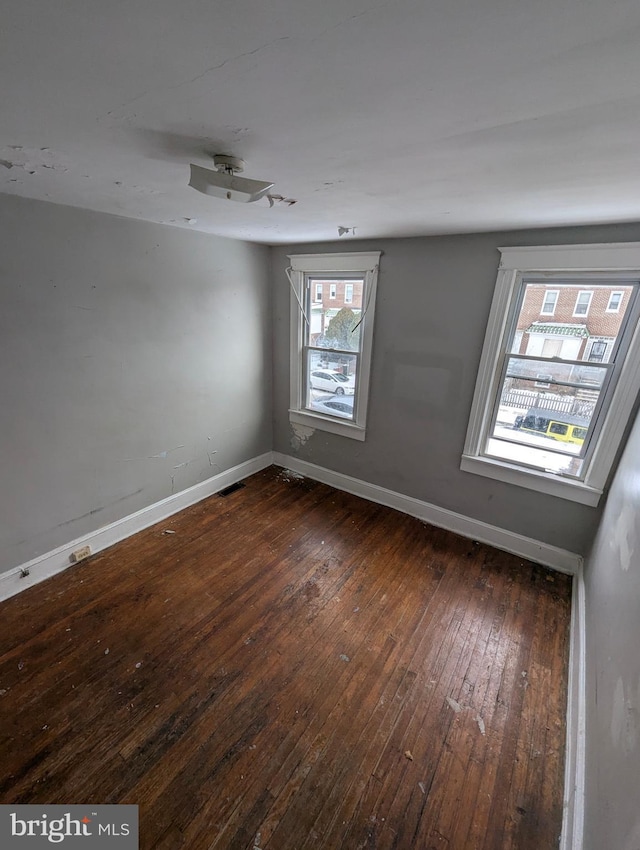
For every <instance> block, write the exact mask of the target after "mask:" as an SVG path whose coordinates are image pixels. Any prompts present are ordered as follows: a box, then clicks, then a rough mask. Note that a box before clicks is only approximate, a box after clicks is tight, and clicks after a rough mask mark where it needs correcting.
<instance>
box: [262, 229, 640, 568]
mask: <svg viewBox="0 0 640 850" xmlns="http://www.w3.org/2000/svg"><path fill="white" fill-rule="evenodd" d="M639 236H640V229H639V228H638V227H637V226H631V225H629V226H619V227H592V228H566V229H554V230H540V231H535V232H534V231H528V232H516V233H502V234H495V233H494V234H482V235H471V236H449V237H430V238H419V239H393V240H379V241H366V242H365V241H355V240H354V241H344V240H343V241H341V242H336V243H331V244H322V245H317V244H316V245H295V246H286V247H279V248H275V249H273V251H272V276H273V292H274V294H273V300H274V448H275V450H276V451H280V452H284V453H286V454H293V455H295V456H297V457H299V458H301V459H304V460H307V461H310V462H312V463H316V464H319V465H320V466H324V467H326V468H329V469H332V470H336V471H339V472H342V473H346V474H347V475H352V476H354V477H356V478H359V479H362V480H364V481H368V482H370V483H373V484H377V485H380V486H383V487H387V488H389V489H391V490H395V491H397V492H399V493H402V494H405V495H408V496H413V497H415V498H418V499H422V500H424V501H426V502H430V503H432V504H435V505H438V506H440V507H443V508H448V509H450V510H453V511H456V512H458V513H461V514H463V515H464V516H467V517H473V518H475V519H478V520H482V521H484V522H487V523H490V524H492V525H495V526H499V527H501V528H505V529H508V530H510V531H513V532H516V533H519V534H523V535H526V536H528V537H532V538H534V539H536V540H540V541H543V542H545V543H548V544H551V545H554V546H559V547H561V548H564V549H567V550H569V551H571V552H576V553H578V554H585V553H586V551H587V549H588V547H589V545H590V543H591V540H592V538H593V534H594V532H595V527H596V524H597V520H598V518H599V515H600V509H594V508H589V507H586V506H583V505H579V504H576V503H574V502H568V501H565V500H563V499H558V498H553V497H550V496H546V495H540V494H537V493H535V492H533V491H531V490H525V489H523V488H520V487H515V486H513V485H509V484H504V483H501V482H498V481H493V480H491V479H489V478H483V477H480V476H477V475H472V474H470V473H465V472H461V471H460V468H459V467H460V456H461V454H462V448H463V445H464V439H465V433H466V428H467V423H468V417H469V411H470V408H471V400H472V396H473V390H474V386H475V380H476V374H477V370H478V364H479V360H480V352H481V349H482V343H483V340H484V333H485V330H486V323H487V318H488V315H489V309H490V305H491V299H492V296H493V290H494V287H495V282H496V272H497V267H498V261H499V254H498V251H497V248H498V246H507V245H527V244H538V245H544V244H553V243H556V244H562V243H572V242H610V241H631V240H634V239H638V238H639ZM363 250H382V251H383V256H382V258H381V263H380V276H379V281H378V302H377V306H376V319H375V336H374V350H373V371H372V383H371V394H370V400H369V405H370V406H369V422H368V430H367V439H366V442H364V443H358V442H356V441H354V440H351V439H349V438H346V437H340V436H336V435H333V434H327V433H326V432H323V431H316V432H315V434H314V435H313V436H312V437H311V438H310V439H309V440H308V441H307V442H306V443H305V444H304V445H302V446H296V445H295V441H293V442H292V433H291V429H290V425H289V418H288V404H289V330H288V329H289V284H288V281H287V278H286V276H285V274H284V269H285V268H286V266H287V264H288V261H287V254H290V253H291V254H295V253H313V252H330V251H363Z"/></svg>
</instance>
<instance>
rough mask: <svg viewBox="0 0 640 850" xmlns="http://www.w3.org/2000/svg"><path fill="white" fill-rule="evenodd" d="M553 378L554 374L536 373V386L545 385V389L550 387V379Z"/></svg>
mask: <svg viewBox="0 0 640 850" xmlns="http://www.w3.org/2000/svg"><path fill="white" fill-rule="evenodd" d="M552 378H553V375H536V382H535V384H534V387H544V388H545V389H548V388H549V387H550V386H551V383H550V381H551V380H552Z"/></svg>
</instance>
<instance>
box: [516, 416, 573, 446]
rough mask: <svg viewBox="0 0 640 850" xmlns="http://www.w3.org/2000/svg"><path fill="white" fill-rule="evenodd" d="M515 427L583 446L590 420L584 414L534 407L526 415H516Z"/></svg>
mask: <svg viewBox="0 0 640 850" xmlns="http://www.w3.org/2000/svg"><path fill="white" fill-rule="evenodd" d="M513 427H514V428H517V429H518V430H519V431H528V432H529V433H530V434H540V435H541V436H545V437H551V439H552V440H560V441H561V442H563V443H573V444H574V445H577V446H581V445H582V444H583V443H584V440H585V437H586V436H587V431H588V430H589V420H588V419H586V418H585V417H584V416H573V415H572V414H570V413H559V412H558V411H556V410H542V409H541V408H538V407H532V408H530V409H529V410H528V411H527V412H526V414H525V415H524V416H518V417H516V421H515V422H514V425H513Z"/></svg>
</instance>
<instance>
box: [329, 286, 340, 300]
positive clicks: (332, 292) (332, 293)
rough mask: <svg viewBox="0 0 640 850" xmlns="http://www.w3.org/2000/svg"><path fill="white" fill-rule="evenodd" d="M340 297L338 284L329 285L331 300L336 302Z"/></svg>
mask: <svg viewBox="0 0 640 850" xmlns="http://www.w3.org/2000/svg"><path fill="white" fill-rule="evenodd" d="M337 297H338V285H337V284H336V283H330V284H329V298H330V299H331V300H332V301H334V300H335V299H336V298H337Z"/></svg>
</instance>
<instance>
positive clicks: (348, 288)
mask: <svg viewBox="0 0 640 850" xmlns="http://www.w3.org/2000/svg"><path fill="white" fill-rule="evenodd" d="M347 295H348V296H349V297H348V298H347ZM344 303H345V304H353V284H352V283H345V285H344Z"/></svg>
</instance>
